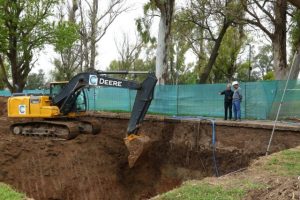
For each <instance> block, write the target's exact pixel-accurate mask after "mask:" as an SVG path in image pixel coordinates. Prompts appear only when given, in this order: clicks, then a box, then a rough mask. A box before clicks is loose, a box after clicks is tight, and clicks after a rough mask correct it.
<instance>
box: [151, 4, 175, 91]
mask: <svg viewBox="0 0 300 200" xmlns="http://www.w3.org/2000/svg"><path fill="white" fill-rule="evenodd" d="M150 4H152V8H156V9H158V10H159V14H160V21H159V28H158V36H157V49H156V64H155V66H156V67H155V69H156V77H157V79H158V84H162V85H164V84H165V83H167V81H168V63H167V60H168V48H169V42H170V34H171V25H172V20H173V14H174V7H175V0H150Z"/></svg>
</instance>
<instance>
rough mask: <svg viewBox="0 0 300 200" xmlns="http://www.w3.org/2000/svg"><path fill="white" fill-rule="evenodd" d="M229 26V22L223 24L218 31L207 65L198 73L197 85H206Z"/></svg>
mask: <svg viewBox="0 0 300 200" xmlns="http://www.w3.org/2000/svg"><path fill="white" fill-rule="evenodd" d="M229 26H230V23H229V22H225V23H224V25H223V27H222V29H221V31H220V34H219V36H218V38H217V39H216V41H215V44H214V47H213V50H212V52H211V54H210V57H209V60H208V63H207V65H206V67H205V68H204V69H203V71H202V72H200V75H199V83H206V82H207V79H208V77H209V74H210V72H211V70H212V68H213V66H214V64H215V62H216V59H217V57H218V53H219V49H220V46H221V43H222V40H223V37H224V35H225V33H226V31H227V29H228V28H229Z"/></svg>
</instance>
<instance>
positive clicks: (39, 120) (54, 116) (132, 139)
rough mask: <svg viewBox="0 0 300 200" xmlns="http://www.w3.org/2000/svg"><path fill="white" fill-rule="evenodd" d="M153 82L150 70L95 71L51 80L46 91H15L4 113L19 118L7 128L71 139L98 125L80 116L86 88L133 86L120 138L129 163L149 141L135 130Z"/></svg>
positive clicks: (85, 104)
mask: <svg viewBox="0 0 300 200" xmlns="http://www.w3.org/2000/svg"><path fill="white" fill-rule="evenodd" d="M114 74H119V75H120V74H121V75H127V74H134V75H139V74H145V75H146V78H145V80H144V81H143V82H142V83H138V82H136V81H130V80H126V79H118V78H114V77H112V76H111V75H114ZM156 82H157V78H156V76H155V74H154V73H152V72H143V71H112V72H103V71H95V72H84V73H79V74H77V75H76V76H74V77H73V78H72V79H71V80H70V81H68V82H55V83H51V84H50V94H49V95H34V94H31V95H30V94H29V95H25V94H22V93H16V94H13V95H12V96H11V97H10V98H9V99H8V102H7V110H8V117H10V118H18V119H20V120H18V122H15V123H13V124H12V125H11V126H10V130H11V132H12V133H14V134H17V135H29V136H47V137H54V138H59V139H65V140H69V139H73V138H75V137H76V136H77V135H79V134H81V133H91V134H96V133H98V132H99V131H100V128H101V127H98V125H97V123H96V122H93V121H91V120H88V121H86V120H84V117H83V116H85V114H86V113H87V107H88V99H87V89H88V88H91V87H116V88H128V89H132V90H137V94H136V97H135V102H134V105H133V109H132V112H131V117H130V120H129V124H128V128H127V137H126V138H125V139H124V141H125V145H126V147H127V149H128V151H129V156H128V163H129V166H130V167H132V166H133V165H134V164H135V162H136V160H137V159H138V158H139V157H140V155H141V154H142V153H143V150H144V147H146V146H148V144H149V141H150V138H149V137H148V136H145V135H140V134H139V133H138V130H139V127H140V125H141V123H142V121H143V119H144V117H145V115H146V113H147V111H148V108H149V106H150V104H151V101H152V99H153V93H154V88H155V85H156ZM95 100H96V101H97V99H95ZM24 119H25V120H24ZM26 119H30V120H26Z"/></svg>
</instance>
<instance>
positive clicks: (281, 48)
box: [243, 0, 287, 80]
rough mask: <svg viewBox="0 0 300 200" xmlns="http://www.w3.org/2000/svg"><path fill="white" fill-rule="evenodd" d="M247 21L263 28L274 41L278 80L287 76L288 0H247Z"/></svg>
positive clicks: (245, 5) (245, 2) (245, 3)
mask: <svg viewBox="0 0 300 200" xmlns="http://www.w3.org/2000/svg"><path fill="white" fill-rule="evenodd" d="M243 5H244V9H245V11H246V12H247V14H248V16H249V17H247V18H245V19H244V20H245V22H246V23H249V24H250V25H253V26H255V27H258V28H259V29H261V30H262V31H263V32H264V33H265V34H266V35H267V36H268V37H269V38H270V40H271V41H272V48H273V56H274V61H273V62H274V70H275V77H276V79H277V80H282V79H285V78H286V75H287V59H286V32H287V28H286V22H287V17H286V13H287V1H286V0H277V1H271V0H266V1H265V0H264V1H263V0H245V1H244V4H243Z"/></svg>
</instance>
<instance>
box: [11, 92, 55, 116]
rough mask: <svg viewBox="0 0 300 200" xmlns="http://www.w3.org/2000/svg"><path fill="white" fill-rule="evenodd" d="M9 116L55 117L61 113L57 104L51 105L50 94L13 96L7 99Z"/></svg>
mask: <svg viewBox="0 0 300 200" xmlns="http://www.w3.org/2000/svg"><path fill="white" fill-rule="evenodd" d="M7 112H8V117H22V118H34V117H39V118H53V117H56V116H58V115H60V111H59V108H58V107H57V106H51V100H50V99H49V96H12V97H10V98H9V99H8V101H7Z"/></svg>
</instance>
